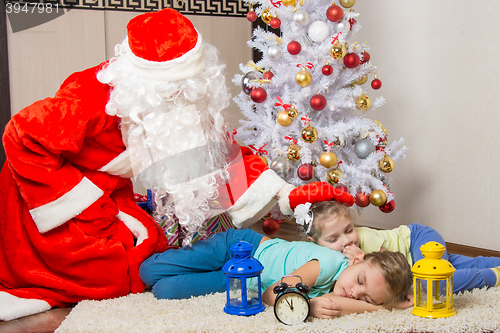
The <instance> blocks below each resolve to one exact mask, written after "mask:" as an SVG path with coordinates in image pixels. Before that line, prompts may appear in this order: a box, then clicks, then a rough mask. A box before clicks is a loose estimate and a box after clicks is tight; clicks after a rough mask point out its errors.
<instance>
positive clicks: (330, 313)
mask: <svg viewBox="0 0 500 333" xmlns="http://www.w3.org/2000/svg"><path fill="white" fill-rule="evenodd" d="M310 305H311V313H310V315H311V316H313V317H316V318H321V319H331V318H335V317H338V316H340V315H342V308H341V307H340V305H338V304H337V303H335V302H334V301H332V300H331V299H329V298H327V297H323V296H322V297H315V298H313V299H311V301H310Z"/></svg>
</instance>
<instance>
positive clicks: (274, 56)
mask: <svg viewBox="0 0 500 333" xmlns="http://www.w3.org/2000/svg"><path fill="white" fill-rule="evenodd" d="M267 56H268V57H269V59H271V60H273V61H275V60H279V59H280V58H281V47H279V46H278V45H276V44H275V45H271V46H269V47H268V48H267Z"/></svg>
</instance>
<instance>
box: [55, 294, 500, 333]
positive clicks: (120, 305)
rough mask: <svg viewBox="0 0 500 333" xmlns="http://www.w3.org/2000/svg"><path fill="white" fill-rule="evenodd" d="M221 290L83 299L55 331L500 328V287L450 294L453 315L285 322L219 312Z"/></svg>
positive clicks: (267, 314)
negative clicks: (176, 296) (173, 296)
mask: <svg viewBox="0 0 500 333" xmlns="http://www.w3.org/2000/svg"><path fill="white" fill-rule="evenodd" d="M225 302H226V297H225V293H217V294H213V295H208V296H201V297H195V298H191V299H187V300H157V299H155V298H154V296H153V294H152V293H150V292H145V293H142V294H130V295H128V296H125V297H120V298H116V299H111V300H104V301H82V302H80V303H79V304H78V305H77V306H76V307H75V308H74V309H73V310H72V311H71V313H70V314H69V315H68V317H66V319H65V320H64V322H63V323H62V324H61V326H60V327H59V328H58V329H57V330H56V333H65V332H71V333H75V332H93V333H94V332H96V333H97V332H106V333H109V332H124V333H125V332H126V333H133V332H141V333H143V332H144V333H146V332H147V333H155V332H175V333H181V332H251V333H257V332H495V331H500V288H493V289H489V290H485V289H481V290H477V289H476V290H474V291H473V292H466V293H464V294H461V295H458V296H455V297H454V303H455V309H456V310H457V314H456V315H455V316H453V317H450V318H441V319H428V318H420V317H416V316H414V315H412V314H411V309H406V310H393V311H389V310H380V311H377V312H372V313H364V314H357V315H348V316H343V317H339V318H335V319H330V320H326V319H312V320H309V321H308V322H306V323H303V324H300V325H298V326H286V325H283V324H281V323H280V322H278V321H277V320H276V319H275V317H274V311H273V308H272V307H267V308H266V310H265V311H264V312H261V313H259V314H257V315H255V316H251V317H243V316H233V315H229V314H226V313H225V312H224V311H223V308H224V305H225Z"/></svg>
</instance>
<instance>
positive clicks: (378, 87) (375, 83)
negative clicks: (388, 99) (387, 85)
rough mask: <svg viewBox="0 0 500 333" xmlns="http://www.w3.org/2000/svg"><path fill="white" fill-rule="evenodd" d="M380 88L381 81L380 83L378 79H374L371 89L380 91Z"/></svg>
mask: <svg viewBox="0 0 500 333" xmlns="http://www.w3.org/2000/svg"><path fill="white" fill-rule="evenodd" d="M380 87H382V81H380V80H379V79H375V80H373V81H372V88H373V89H375V90H378V89H380Z"/></svg>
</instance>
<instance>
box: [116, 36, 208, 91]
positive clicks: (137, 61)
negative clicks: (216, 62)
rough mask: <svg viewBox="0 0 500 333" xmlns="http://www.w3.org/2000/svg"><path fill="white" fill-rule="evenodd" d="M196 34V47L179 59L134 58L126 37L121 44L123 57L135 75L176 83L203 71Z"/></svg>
mask: <svg viewBox="0 0 500 333" xmlns="http://www.w3.org/2000/svg"><path fill="white" fill-rule="evenodd" d="M196 32H197V33H198V40H197V41H196V45H195V46H194V47H193V48H192V49H191V50H189V51H188V52H186V53H184V54H183V55H182V56H180V57H179V58H175V59H172V60H169V61H162V62H159V61H149V60H146V59H143V58H140V57H138V56H136V55H135V54H134V53H133V52H132V51H131V50H130V46H129V44H128V37H126V38H125V41H124V42H123V43H122V47H123V48H124V51H125V55H126V56H127V58H128V59H129V60H130V62H131V63H132V64H133V65H135V67H134V71H135V72H136V74H138V75H140V76H142V77H147V78H151V79H161V80H163V81H177V80H183V79H187V78H190V77H194V76H196V75H198V74H200V73H201V72H202V71H203V70H204V69H205V52H204V49H203V38H202V37H201V34H200V33H199V32H198V30H196Z"/></svg>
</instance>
